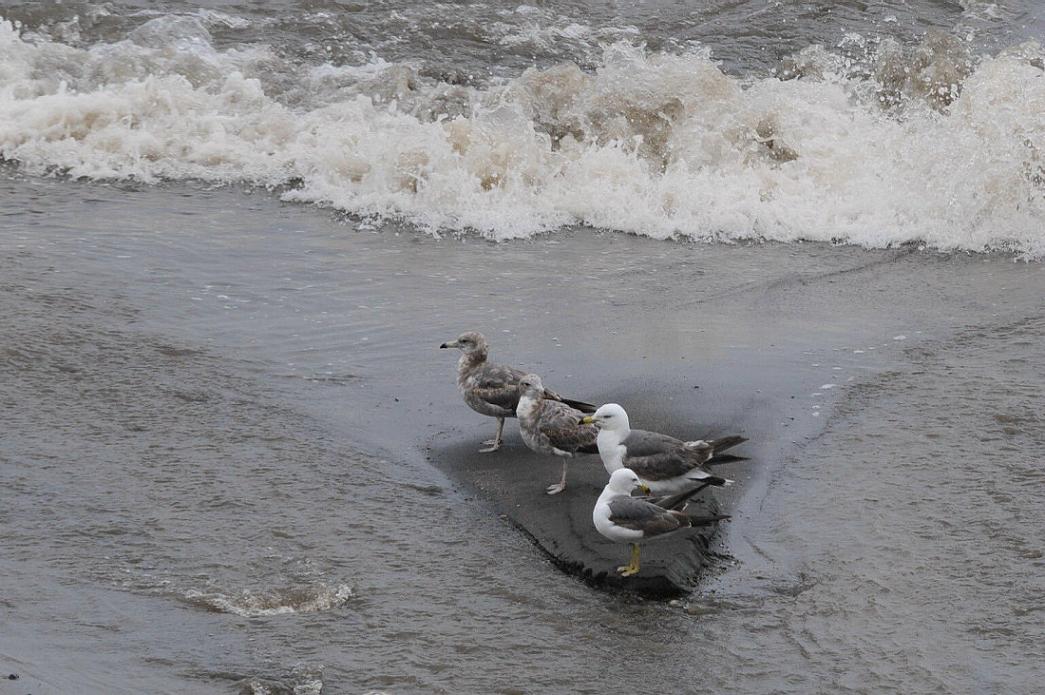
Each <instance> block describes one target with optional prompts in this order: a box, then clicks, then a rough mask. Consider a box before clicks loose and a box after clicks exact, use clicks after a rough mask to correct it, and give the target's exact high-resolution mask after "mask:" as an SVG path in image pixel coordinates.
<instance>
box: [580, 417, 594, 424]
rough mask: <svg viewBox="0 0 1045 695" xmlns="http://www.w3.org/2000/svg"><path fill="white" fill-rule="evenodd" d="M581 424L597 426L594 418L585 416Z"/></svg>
mask: <svg viewBox="0 0 1045 695" xmlns="http://www.w3.org/2000/svg"><path fill="white" fill-rule="evenodd" d="M581 424H582V425H592V424H595V418H593V417H592V416H591V415H585V416H584V417H582V418H581Z"/></svg>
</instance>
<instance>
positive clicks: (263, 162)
mask: <svg viewBox="0 0 1045 695" xmlns="http://www.w3.org/2000/svg"><path fill="white" fill-rule="evenodd" d="M204 19H206V18H200V17H192V16H181V17H171V16H162V17H157V18H154V19H151V20H149V21H148V22H146V23H145V24H143V25H142V26H141V27H138V28H137V29H135V30H134V31H133V32H131V33H130V35H128V37H127V38H126V39H125V40H123V41H119V42H115V43H98V44H95V45H91V46H88V47H86V48H77V47H74V46H71V45H67V44H63V43H60V42H58V41H56V40H53V39H49V38H47V37H45V36H42V35H36V34H30V33H28V32H25V31H23V30H21V29H20V28H19V27H16V26H14V24H12V23H10V22H0V156H2V157H3V158H4V159H6V160H9V161H13V162H17V163H18V165H19V166H20V167H21V168H22V169H23V170H25V171H27V172H30V173H34V174H46V173H54V174H62V175H67V176H71V177H74V178H86V179H101V180H104V179H125V178H134V179H140V180H142V181H145V182H153V181H157V180H161V179H172V180H179V179H200V180H205V181H211V182H222V183H248V184H252V185H262V186H268V187H272V188H273V189H278V190H279V194H280V195H282V196H283V197H284V198H285V199H287V200H292V201H300V202H304V203H313V204H318V205H324V206H330V207H334V208H337V209H339V210H343V211H346V212H349V213H352V214H355V215H360V216H365V217H367V216H374V217H380V218H389V217H391V218H396V219H403V220H407V221H409V222H411V223H413V224H415V225H417V226H418V227H420V228H422V229H424V230H427V231H430V232H432V233H436V234H440V233H446V232H458V231H474V232H477V233H479V234H482V235H484V236H486V237H489V238H491V239H496V240H505V239H513V238H520V237H528V236H532V235H535V234H539V233H549V232H554V231H555V230H557V229H560V228H563V227H567V226H573V225H587V226H592V227H598V228H605V229H611V230H619V231H623V232H630V233H635V234H643V235H648V236H651V237H655V238H660V239H667V238H693V239H700V240H722V241H731V240H740V239H760V240H777V241H795V240H819V241H832V242H846V243H853V244H860V245H863V246H868V247H885V246H890V245H896V244H903V243H920V244H924V245H927V246H930V247H933V248H938V249H945V250H951V249H963V250H972V251H981V250H985V249H1006V250H1013V251H1017V252H1020V253H1023V254H1025V255H1028V256H1033V257H1040V256H1043V255H1045V72H1043V60H1045V53H1043V51H1042V49H1041V47H1040V46H1039V45H1037V44H1034V43H1028V44H1023V45H1020V46H1016V47H1013V48H1011V49H1009V50H1006V51H1003V52H1001V53H1000V54H998V55H996V56H970V55H969V54H968V53H967V52H966V51H965V48H964V45H963V43H962V42H961V41H960V40H958V39H955V38H953V37H949V36H946V35H930V36H929V37H927V38H926V40H925V41H924V42H923V43H922V44H921V45H919V46H913V47H911V46H900V45H898V44H896V43H894V42H890V41H888V40H885V41H866V40H864V39H862V38H861V37H850V38H849V39H847V41H848V43H849V44H850V45H849V46H841V47H838V48H836V49H834V50H827V49H825V48H822V47H812V48H810V49H807V50H806V51H803V52H802V53H800V54H798V55H797V56H794V57H792V58H791V59H789V60H788V61H785V63H784V64H783V65H782V66H781V69H780V70H779V71H778V73H777V75H774V76H762V77H755V76H749V77H735V76H731V75H727V74H725V73H724V72H723V71H722V70H721V69H720V67H719V66H718V65H717V64H716V63H715V62H714V60H713V59H712V57H711V56H710V55H708V54H707V53H706V52H704V53H702V52H692V51H691V52H689V53H665V52H651V51H648V50H646V49H644V48H643V47H641V46H635V45H632V44H630V43H621V42H618V43H614V44H611V45H608V46H605V47H604V48H603V49H602V55H601V59H600V61H599V63H598V66H597V67H596V69H595V70H593V71H587V70H582V69H580V68H579V67H578V66H576V65H574V64H570V63H564V64H562V65H559V66H556V67H552V68H550V69H545V70H537V69H530V70H527V71H525V72H524V73H522V74H521V75H518V76H517V77H515V78H512V79H506V80H502V81H495V82H493V83H491V84H485V85H480V84H477V83H474V82H469V80H468V79H454V78H452V77H448V76H447V75H440V74H433V73H432V72H431V70H430V69H425V68H421V67H418V66H415V65H411V64H408V63H387V62H383V61H381V60H380V59H379V58H374V59H373V60H372V61H371V62H370V63H369V64H367V65H362V66H360V65H355V66H346V65H299V64H296V63H294V62H292V61H288V60H285V59H282V58H280V57H279V56H278V55H276V54H275V52H273V51H272V50H270V49H269V48H267V47H265V46H262V45H244V46H238V47H235V48H228V49H224V50H218V49H216V48H215V47H214V45H213V42H212V41H211V40H210V39H209V33H208V26H207V25H208V22H207V21H204ZM581 29H582V28H577V29H576V30H575V33H576V32H581V33H583V32H582V31H581ZM578 36H579V35H578ZM843 43H845V42H843ZM855 44H860V45H859V48H860V50H862V51H863V52H864V53H865V54H866V60H864V61H861V60H853V58H852V55H851V52H852V45H855Z"/></svg>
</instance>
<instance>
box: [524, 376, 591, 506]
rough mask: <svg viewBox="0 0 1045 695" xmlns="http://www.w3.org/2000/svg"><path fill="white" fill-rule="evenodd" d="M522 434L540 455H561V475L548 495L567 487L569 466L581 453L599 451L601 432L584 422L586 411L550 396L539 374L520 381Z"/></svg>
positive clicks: (550, 486) (551, 486) (528, 444)
mask: <svg viewBox="0 0 1045 695" xmlns="http://www.w3.org/2000/svg"><path fill="white" fill-rule="evenodd" d="M516 412H517V413H518V414H519V434H521V435H522V440H523V442H525V443H526V446H528V447H530V448H531V449H533V450H534V451H536V452H537V453H539V454H550V455H552V456H559V457H561V458H562V478H561V479H560V480H559V482H558V483H555V484H554V485H549V486H548V494H549V495H555V494H558V493H560V492H562V491H563V490H564V489H566V467H567V465H568V463H569V460H570V459H571V458H573V457H574V456H575V455H576V454H578V453H584V454H594V453H597V452H598V447H597V445H596V443H595V438H596V436H597V435H598V430H596V429H595V428H594V427H592V426H591V425H585V424H581V418H582V417H584V413H583V412H581V411H580V410H577V409H576V408H573V407H571V406H569V405H567V404H566V403H562V402H560V401H556V400H552V399H550V398H548V397H547V392H546V391H545V388H544V384H542V383H541V378H540V377H539V376H537V375H536V374H527V375H526V376H524V377H523V378H522V379H520V380H519V407H518V409H517V410H516Z"/></svg>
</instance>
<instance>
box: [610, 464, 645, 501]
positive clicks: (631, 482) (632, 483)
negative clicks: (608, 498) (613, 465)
mask: <svg viewBox="0 0 1045 695" xmlns="http://www.w3.org/2000/svg"><path fill="white" fill-rule="evenodd" d="M635 488H642V491H643V492H649V488H648V487H646V485H645V484H643V482H642V481H641V480H639V476H637V475H635V471H633V470H631V469H630V468H618V469H617V470H615V471H613V473H611V474H610V482H608V483H606V489H607V490H610V491H611V492H615V493H617V494H620V495H630V494H631V491H632V490H634V489H635Z"/></svg>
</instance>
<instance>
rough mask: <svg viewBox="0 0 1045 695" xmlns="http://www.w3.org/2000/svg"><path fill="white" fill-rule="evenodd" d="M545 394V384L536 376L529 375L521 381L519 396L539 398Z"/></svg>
mask: <svg viewBox="0 0 1045 695" xmlns="http://www.w3.org/2000/svg"><path fill="white" fill-rule="evenodd" d="M543 393H544V384H543V383H542V382H541V377H539V376H537V375H536V374H527V375H526V376H524V377H523V378H522V379H519V395H520V396H532V397H534V398H537V397H538V396H540V395H542V394H543Z"/></svg>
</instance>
